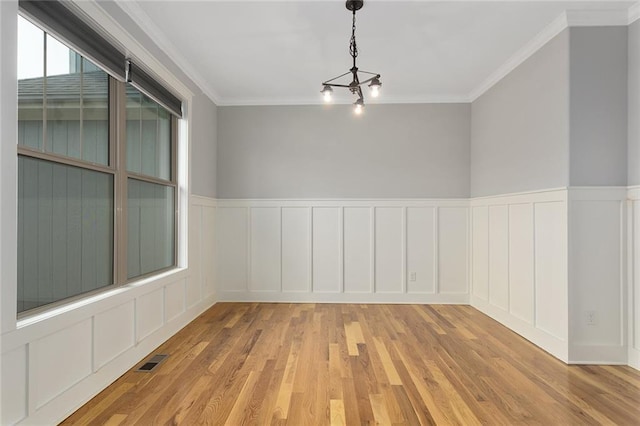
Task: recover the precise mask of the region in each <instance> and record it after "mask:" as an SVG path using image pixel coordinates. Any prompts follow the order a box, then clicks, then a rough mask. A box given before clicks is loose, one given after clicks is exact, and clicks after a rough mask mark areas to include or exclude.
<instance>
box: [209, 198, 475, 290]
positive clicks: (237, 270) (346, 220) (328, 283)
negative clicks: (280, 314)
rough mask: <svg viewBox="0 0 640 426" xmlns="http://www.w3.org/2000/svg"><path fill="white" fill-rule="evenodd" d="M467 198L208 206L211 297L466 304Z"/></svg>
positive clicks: (242, 202)
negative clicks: (213, 276)
mask: <svg viewBox="0 0 640 426" xmlns="http://www.w3.org/2000/svg"><path fill="white" fill-rule="evenodd" d="M468 222H469V220H468V201H467V200H218V207H217V229H218V230H219V231H218V233H217V239H216V240H217V244H216V245H217V247H218V265H219V267H218V276H217V282H218V292H217V297H218V298H219V300H226V301H271V302H285V301H286V302H357V303H376V302H380V303H385V302H386V303H468V300H469V299H468V297H469V292H468V235H469V233H468Z"/></svg>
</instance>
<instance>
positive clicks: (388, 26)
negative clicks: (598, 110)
mask: <svg viewBox="0 0 640 426" xmlns="http://www.w3.org/2000/svg"><path fill="white" fill-rule="evenodd" d="M637 6H638V5H637V4H636V3H635V2H612V1H570V2H555V1H536V2H525V1H511V2H504V1H503V2H484V1H472V2H458V1H447V2H433V1H411V2H406V1H391V0H388V1H383V0H378V1H375V0H369V1H365V5H364V7H363V8H362V9H361V10H360V11H359V12H357V30H356V36H357V41H358V48H359V51H360V55H359V57H358V67H359V68H360V69H363V70H367V71H373V72H377V73H380V74H381V75H382V79H381V80H382V83H383V90H382V91H381V95H380V97H379V98H378V99H376V100H372V99H371V97H370V96H367V95H366V94H365V99H366V101H367V102H368V103H373V102H387V103H390V102H391V103H397V102H460V101H463V102H465V101H469V100H472V99H473V98H475V97H476V96H477V95H478V94H480V93H481V92H482V91H484V90H485V89H486V88H488V87H489V86H490V85H491V84H492V82H494V81H496V80H497V79H499V78H500V76H501V75H503V74H504V73H505V72H508V71H509V70H510V69H511V68H513V67H514V66H515V65H517V64H518V63H519V61H521V60H522V59H523V58H525V57H526V56H527V54H528V53H530V52H531V51H532V50H534V49H535V48H537V47H539V45H541V44H542V43H544V41H546V40H547V39H548V37H549V36H551V35H553V34H555V33H557V32H558V31H559V30H561V29H562V28H563V27H566V22H567V19H566V18H563V16H565V11H567V10H569V11H570V12H568V13H569V14H570V16H572V15H571V14H573V16H577V18H576V19H577V20H578V21H581V24H585V23H589V24H594V23H598V24H603V23H604V24H607V23H616V24H620V23H621V21H625V20H627V19H628V11H627V9H629V8H630V7H632V9H631V10H632V12H633V11H635V10H636V9H637ZM122 7H123V9H124V10H125V11H126V12H127V13H129V14H130V15H131V16H132V17H133V18H134V19H135V20H136V21H137V22H139V23H140V25H141V27H142V28H143V29H144V30H145V31H147V32H148V33H150V35H151V36H152V37H153V38H154V39H155V40H156V42H157V43H158V45H159V46H160V47H161V48H163V49H165V51H167V53H168V54H169V55H170V56H171V57H172V58H174V60H175V61H176V63H178V65H180V66H181V67H182V69H183V70H184V71H185V72H186V73H187V74H188V75H189V76H190V77H191V78H192V79H193V80H194V81H195V82H196V83H198V85H200V86H201V88H202V89H203V90H204V92H205V93H206V94H207V95H209V97H211V98H212V100H214V101H215V102H216V103H217V104H219V105H237V104H241V105H242V104H244V105H251V104H315V103H320V102H321V101H322V99H321V95H320V93H319V91H320V89H321V88H322V87H321V85H320V83H321V82H322V81H325V80H328V79H330V78H332V77H334V76H337V75H339V74H342V73H344V72H347V71H348V69H349V68H350V67H351V58H350V56H349V50H348V47H349V37H350V35H351V34H350V33H351V14H350V12H349V11H348V10H347V9H346V8H345V6H344V1H333V0H324V1H176V0H174V1H160V2H157V1H137V2H123V3H122ZM582 10H588V11H592V12H581V13H574V12H571V11H582ZM594 10H595V11H598V13H597V14H594V13H593V11H594ZM600 11H602V12H600ZM600 18H602V19H601V21H600ZM625 22H626V21H625ZM623 23H624V22H623ZM554 31H555V33H554ZM545 37H547V38H546V39H545ZM342 95H343V96H341V97H338V99H337V100H338V101H339V102H353V99H352V97H351V96H350V95H349V94H348V93H346V90H345V93H343V94H342Z"/></svg>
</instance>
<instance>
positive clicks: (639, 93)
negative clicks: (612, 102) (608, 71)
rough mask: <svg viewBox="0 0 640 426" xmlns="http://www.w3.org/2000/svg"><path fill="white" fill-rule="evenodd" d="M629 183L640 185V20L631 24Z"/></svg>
mask: <svg viewBox="0 0 640 426" xmlns="http://www.w3.org/2000/svg"><path fill="white" fill-rule="evenodd" d="M628 35H629V46H628V47H629V79H628V82H629V87H628V94H629V99H628V101H629V116H628V117H629V118H628V121H629V122H628V131H629V135H628V137H629V150H628V158H629V160H628V163H627V164H628V171H627V176H628V184H629V185H640V119H639V117H640V20H638V21H636V22H634V23H633V24H631V25H630V26H629V34H628Z"/></svg>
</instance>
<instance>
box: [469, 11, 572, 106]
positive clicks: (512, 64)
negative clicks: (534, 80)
mask: <svg viewBox="0 0 640 426" xmlns="http://www.w3.org/2000/svg"><path fill="white" fill-rule="evenodd" d="M567 26H568V24H567V15H566V14H564V13H562V14H561V15H560V16H558V17H557V18H556V19H554V20H553V22H551V23H550V24H549V25H547V26H546V27H545V28H544V29H543V30H542V31H540V32H539V33H538V34H536V36H535V37H533V38H532V39H531V40H530V41H529V42H528V43H527V44H525V45H524V46H523V47H522V48H521V49H520V50H519V51H517V52H516V53H515V54H514V55H513V56H511V57H510V58H509V59H508V60H507V61H506V62H505V63H504V64H502V65H501V66H500V67H498V69H497V70H495V71H494V72H493V73H492V74H491V75H489V77H487V78H486V79H485V80H484V81H483V82H482V83H480V85H479V86H478V87H476V88H475V89H474V90H472V91H471V93H469V96H468V98H469V99H470V101H471V102H473V101H475V100H476V99H478V98H479V97H480V96H482V95H483V94H484V93H485V92H486V91H487V90H489V89H491V88H492V87H493V86H494V85H495V84H496V83H498V82H499V81H500V80H502V79H503V78H504V77H506V76H507V75H508V74H509V73H511V72H512V71H513V70H514V69H516V68H517V67H518V66H519V65H520V64H522V63H523V62H524V61H526V60H527V59H529V58H530V57H531V56H532V55H533V54H534V53H536V52H537V51H538V50H540V49H541V48H542V47H543V46H544V45H545V44H547V43H548V42H550V41H551V39H553V38H554V37H555V36H557V35H558V34H560V33H561V32H562V31H563V30H565V29H566V28H567Z"/></svg>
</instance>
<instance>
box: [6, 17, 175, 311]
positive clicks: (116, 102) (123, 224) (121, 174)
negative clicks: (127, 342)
mask: <svg viewBox="0 0 640 426" xmlns="http://www.w3.org/2000/svg"><path fill="white" fill-rule="evenodd" d="M18 16H20V17H22V18H23V19H25V20H27V21H28V22H29V23H31V24H32V25H34V26H36V27H37V28H39V29H40V30H41V31H43V44H44V53H43V54H44V58H45V65H44V67H45V70H46V58H47V41H46V40H47V36H49V37H53V38H55V39H56V40H57V41H59V42H60V43H62V44H63V45H65V46H66V47H67V48H69V49H70V50H71V51H73V52H75V53H77V54H78V55H80V56H81V57H82V58H84V59H85V60H89V61H91V62H92V63H93V61H92V59H91V58H87V57H86V56H85V55H84V54H82V53H81V52H78V51H77V49H76V48H75V47H74V46H73V45H72V44H71V43H69V42H67V41H66V40H64V39H62V38H61V37H57V36H56V35H54V34H51V33H50V32H49V30H48V29H47V27H46V26H45V25H43V24H41V23H40V22H39V21H38V20H35V19H32V18H31V17H30V16H29V15H28V14H26V13H24V12H23V11H22V10H21V9H19V10H18ZM96 65H98V64H96ZM98 66H99V67H100V65H98ZM101 68H102V67H101ZM105 73H106V74H107V76H108V85H107V87H108V96H107V99H108V101H107V102H108V110H109V111H108V126H107V129H108V142H107V144H108V150H109V152H108V165H103V164H99V163H95V162H91V161H87V160H83V159H82V158H75V157H71V156H67V155H63V154H59V153H54V152H49V151H47V150H46V149H47V145H46V143H47V91H46V77H47V76H46V75H45V76H44V77H43V79H44V84H43V97H42V105H43V117H42V121H43V129H42V149H35V148H31V147H28V146H25V145H20V144H17V143H16V146H17V150H16V151H17V152H16V160H17V158H18V157H20V156H22V157H29V158H34V159H39V160H43V161H49V162H52V163H58V164H62V165H66V166H72V167H77V168H80V169H86V170H91V171H95V172H99V173H105V174H109V175H111V176H112V179H113V195H112V196H113V198H112V200H111V201H112V203H113V212H112V218H113V223H112V226H113V233H112V246H113V253H112V283H111V284H109V285H105V286H103V287H100V288H97V289H94V290H90V291H87V292H83V293H79V294H75V295H71V296H68V297H66V298H64V299H60V300H57V301H53V302H51V303H47V304H44V305H40V306H37V307H35V308H31V309H27V310H23V311H20V312H17V320H23V319H25V318H28V317H32V316H34V315H38V314H41V313H43V312H47V311H50V310H53V309H55V308H58V307H60V306H63V305H67V304H70V303H73V302H76V301H78V300H82V299H85V298H89V297H91V296H95V295H97V294H100V293H104V292H107V291H110V290H113V289H115V288H118V287H122V286H125V285H127V284H130V283H133V282H136V281H140V280H143V279H146V278H149V277H153V276H156V275H161V274H163V273H166V272H167V271H170V270H176V269H179V268H180V255H179V253H180V248H181V247H180V246H181V244H182V242H181V240H180V238H179V237H180V232H181V228H180V220H181V215H180V213H181V210H182V209H181V204H180V186H181V184H180V182H178V176H179V172H180V171H179V170H178V164H179V158H178V154H179V152H180V151H181V149H180V148H179V146H178V144H179V143H180V140H179V125H180V124H179V123H180V120H181V117H178V116H176V115H175V113H173V112H171V111H170V110H168V109H167V108H166V107H164V106H163V105H162V104H160V103H158V102H157V101H155V100H154V99H153V98H151V97H149V96H148V95H147V94H146V93H144V92H143V91H140V90H139V89H138V88H137V87H135V89H136V90H139V91H140V93H142V94H143V95H145V96H147V97H149V98H150V99H151V100H153V101H154V102H156V103H157V104H158V106H159V107H160V108H164V109H165V110H166V111H167V112H168V113H169V125H170V128H169V135H170V141H169V143H170V148H169V151H170V152H169V155H170V156H171V159H170V179H168V180H166V179H161V178H156V177H153V176H148V175H144V174H139V173H132V172H129V171H128V170H127V161H126V160H127V159H126V154H127V138H126V128H127V117H126V113H127V105H126V102H127V96H126V88H127V84H129V83H127V82H124V81H120V80H118V79H117V78H116V77H114V76H113V75H112V74H111V73H110V71H107V70H105ZM45 74H46V71H45ZM81 81H82V80H81ZM132 87H134V86H132ZM81 93H82V92H81ZM82 103H83V100H82V96H81V97H80V107H79V108H80V111H82ZM80 117H81V118H80V120H81V122H82V112H80ZM18 121H19V120H18ZM81 146H82V145H81ZM18 178H19V177H18ZM129 179H136V180H139V181H144V182H148V183H153V184H158V185H162V186H165V187H172V188H173V213H174V218H173V222H174V223H173V253H172V254H173V261H172V264H171V265H170V266H167V267H164V268H161V269H157V270H154V271H151V272H148V273H145V274H141V275H138V276H135V277H132V278H127V244H128V240H127V237H128V223H127V216H128V214H127V211H128V202H127V200H128V198H127V196H128V191H127V187H128V181H129ZM18 219H19V218H18Z"/></svg>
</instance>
